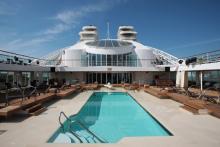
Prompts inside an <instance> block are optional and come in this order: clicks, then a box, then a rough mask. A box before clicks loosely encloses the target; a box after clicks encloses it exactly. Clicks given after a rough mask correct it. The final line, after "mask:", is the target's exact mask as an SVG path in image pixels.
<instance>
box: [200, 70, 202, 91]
mask: <svg viewBox="0 0 220 147" xmlns="http://www.w3.org/2000/svg"><path fill="white" fill-rule="evenodd" d="M200 90H201V91H202V90H203V72H202V71H200Z"/></svg>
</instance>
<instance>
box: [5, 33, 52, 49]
mask: <svg viewBox="0 0 220 147" xmlns="http://www.w3.org/2000/svg"><path fill="white" fill-rule="evenodd" d="M53 39H54V37H53V36H46V37H35V38H32V39H29V40H25V39H21V38H19V39H15V40H12V41H10V42H9V43H7V44H5V45H3V46H1V48H3V49H7V50H10V51H14V52H19V53H21V52H22V53H26V51H31V50H32V48H35V47H37V46H39V45H40V44H42V43H45V42H48V41H51V40H53Z"/></svg>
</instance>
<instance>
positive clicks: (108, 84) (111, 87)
mask: <svg viewBox="0 0 220 147" xmlns="http://www.w3.org/2000/svg"><path fill="white" fill-rule="evenodd" d="M104 87H106V88H108V89H113V86H112V85H111V83H109V82H108V83H107V84H106V85H104Z"/></svg>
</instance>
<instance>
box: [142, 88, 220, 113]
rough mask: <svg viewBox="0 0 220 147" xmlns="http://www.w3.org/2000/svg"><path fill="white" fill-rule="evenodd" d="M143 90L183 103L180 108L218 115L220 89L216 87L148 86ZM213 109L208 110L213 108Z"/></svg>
mask: <svg viewBox="0 0 220 147" xmlns="http://www.w3.org/2000/svg"><path fill="white" fill-rule="evenodd" d="M144 91H145V92H147V93H150V94H152V95H154V96H156V97H159V98H170V99H172V100H175V101H177V102H180V103H182V104H183V106H181V107H182V108H184V109H186V110H188V111H191V112H192V113H194V114H202V113H211V114H214V112H216V111H219V113H215V115H214V116H217V117H220V106H219V105H218V104H219V103H220V91H219V89H216V88H212V87H209V88H206V89H204V90H203V91H200V89H199V88H197V87H196V86H190V87H189V88H187V89H184V88H177V87H166V88H164V87H152V86H151V87H149V86H147V87H146V88H144ZM215 105H218V106H215ZM212 106H215V109H214V110H210V108H213V107H212ZM216 107H218V109H216Z"/></svg>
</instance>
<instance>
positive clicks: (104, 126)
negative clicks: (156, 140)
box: [48, 92, 171, 143]
mask: <svg viewBox="0 0 220 147" xmlns="http://www.w3.org/2000/svg"><path fill="white" fill-rule="evenodd" d="M69 119H70V120H71V121H65V122H64V127H63V128H62V127H60V128H59V129H58V130H57V131H56V132H55V133H54V134H53V135H52V137H51V138H50V139H49V141H48V142H56V143H80V141H79V138H80V139H81V142H83V143H100V142H101V141H103V142H106V143H115V142H117V141H119V140H120V139H122V138H124V137H134V136H136V137H137V136H170V135H171V133H170V132H169V131H168V130H167V129H165V128H164V127H163V126H162V125H161V124H160V123H159V122H158V121H157V120H156V119H155V118H153V117H152V115H151V114H150V113H149V112H147V111H145V110H144V109H143V108H142V107H141V106H140V105H139V104H138V103H137V102H136V101H135V100H134V99H133V98H132V97H131V96H130V95H129V94H127V93H123V92H113V93H108V92H95V93H93V94H92V95H91V97H90V98H89V100H88V101H87V102H86V104H85V105H84V106H83V107H82V108H81V110H80V112H79V113H78V114H77V115H75V116H71V117H70V118H69ZM82 125H83V126H82ZM85 128H88V129H89V131H90V132H88V130H86V129H85ZM70 130H71V131H70ZM91 132H92V133H91ZM74 134H75V135H74ZM92 134H95V136H94V135H92ZM76 136H78V138H77V137H76ZM97 138H99V139H97ZM100 140H101V141H100Z"/></svg>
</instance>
